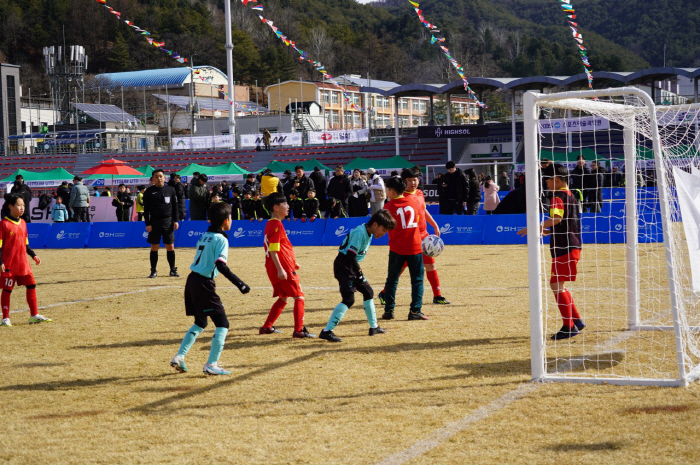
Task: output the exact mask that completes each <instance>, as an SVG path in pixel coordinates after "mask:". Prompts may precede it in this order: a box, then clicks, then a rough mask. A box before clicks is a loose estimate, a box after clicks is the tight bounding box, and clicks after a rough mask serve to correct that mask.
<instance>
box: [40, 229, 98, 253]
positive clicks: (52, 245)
mask: <svg viewBox="0 0 700 465" xmlns="http://www.w3.org/2000/svg"><path fill="white" fill-rule="evenodd" d="M91 227H92V223H54V224H52V225H51V229H50V230H49V238H48V241H47V242H46V248H47V249H82V248H83V247H85V246H86V245H87V241H88V238H89V237H90V228H91Z"/></svg>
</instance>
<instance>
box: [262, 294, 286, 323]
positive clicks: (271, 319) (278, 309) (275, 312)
mask: <svg viewBox="0 0 700 465" xmlns="http://www.w3.org/2000/svg"><path fill="white" fill-rule="evenodd" d="M286 306H287V302H285V301H284V300H281V299H277V301H276V302H275V303H274V304H272V308H271V309H270V314H269V315H268V316H267V320H266V321H265V324H264V325H263V328H272V325H274V324H275V321H277V318H279V317H280V315H281V314H282V310H284V307H286Z"/></svg>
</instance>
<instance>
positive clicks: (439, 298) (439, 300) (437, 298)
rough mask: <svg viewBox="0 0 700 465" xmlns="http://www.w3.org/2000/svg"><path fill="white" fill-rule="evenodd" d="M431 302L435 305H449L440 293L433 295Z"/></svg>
mask: <svg viewBox="0 0 700 465" xmlns="http://www.w3.org/2000/svg"><path fill="white" fill-rule="evenodd" d="M433 303H434V304H437V305H450V302H449V301H448V300H447V299H446V298H444V297H443V296H441V295H438V296H435V297H433Z"/></svg>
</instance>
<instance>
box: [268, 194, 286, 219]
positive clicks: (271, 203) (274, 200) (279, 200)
mask: <svg viewBox="0 0 700 465" xmlns="http://www.w3.org/2000/svg"><path fill="white" fill-rule="evenodd" d="M286 201H287V197H285V196H284V194H283V193H281V192H273V193H272V194H270V195H268V196H267V197H265V202H264V207H265V210H267V211H269V212H270V214H272V209H273V208H274V207H275V205H280V204H283V203H285V202H286Z"/></svg>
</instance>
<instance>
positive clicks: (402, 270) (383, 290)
mask: <svg viewBox="0 0 700 465" xmlns="http://www.w3.org/2000/svg"><path fill="white" fill-rule="evenodd" d="M406 268H408V265H406V264H405V263H404V264H403V267H402V268H401V273H399V278H401V275H402V274H403V272H404V271H406ZM385 293H386V285H384V288H383V289H382V294H385Z"/></svg>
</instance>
